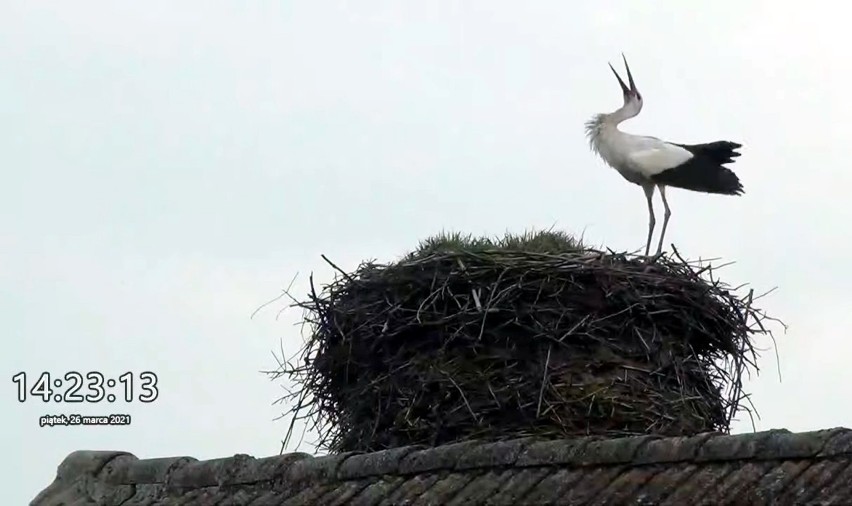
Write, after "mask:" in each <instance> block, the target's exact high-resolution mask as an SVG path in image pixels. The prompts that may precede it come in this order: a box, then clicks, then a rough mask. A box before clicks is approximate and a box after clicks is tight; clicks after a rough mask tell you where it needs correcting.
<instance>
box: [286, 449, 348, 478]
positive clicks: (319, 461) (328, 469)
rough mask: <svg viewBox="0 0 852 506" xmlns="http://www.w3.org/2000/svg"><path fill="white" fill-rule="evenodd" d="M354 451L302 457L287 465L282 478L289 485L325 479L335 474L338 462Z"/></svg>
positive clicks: (338, 465)
mask: <svg viewBox="0 0 852 506" xmlns="http://www.w3.org/2000/svg"><path fill="white" fill-rule="evenodd" d="M352 455H355V453H350V452H347V453H339V454H336V455H325V456H322V457H312V458H303V459H299V460H296V461H294V462H292V463H291V464H290V465H289V466H287V472H286V474H285V475H284V480H285V481H286V482H288V483H289V484H291V485H300V484H302V483H314V482H319V481H326V480H329V479H332V478H334V477H336V476H337V470H338V468H339V467H340V464H341V463H342V462H343V461H345V460H346V459H347V458H349V457H351V456H352Z"/></svg>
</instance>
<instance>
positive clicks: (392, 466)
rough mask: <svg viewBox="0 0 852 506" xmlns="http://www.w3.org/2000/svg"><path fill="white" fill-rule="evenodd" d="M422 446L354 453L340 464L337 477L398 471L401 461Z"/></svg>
mask: <svg viewBox="0 0 852 506" xmlns="http://www.w3.org/2000/svg"><path fill="white" fill-rule="evenodd" d="M423 448H425V447H422V446H404V447H401V448H393V449H390V450H382V451H378V452H373V453H363V454H360V455H352V456H351V457H349V458H348V459H346V460H345V461H343V463H342V464H341V465H340V469H339V470H338V472H337V478H338V479H341V480H350V479H354V478H363V477H366V476H380V475H383V474H390V473H394V472H396V470H397V469H398V468H399V462H400V461H401V460H402V459H403V458H405V457H406V456H408V454H410V453H412V452H414V451H418V450H421V449H423Z"/></svg>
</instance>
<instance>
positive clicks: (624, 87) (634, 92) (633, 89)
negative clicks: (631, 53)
mask: <svg viewBox="0 0 852 506" xmlns="http://www.w3.org/2000/svg"><path fill="white" fill-rule="evenodd" d="M621 58H622V59H623V60H624V68H626V69H627V81H628V82H630V87H629V88H628V87H627V85H626V84H624V81H623V80H622V79H621V76H620V75H618V72H616V71H615V69H614V68H613V67H612V64H611V63H610V64H608V65H609V68H610V69H611V70H612V73H613V74H615V78H616V79H618V84H619V85H621V91H623V92H624V95H625V96H628V95H630V96H636V95H637V94H638V90H637V89H636V83H634V82H633V74H631V73H630V65H628V64H627V58H625V56H624V53H622V54H621Z"/></svg>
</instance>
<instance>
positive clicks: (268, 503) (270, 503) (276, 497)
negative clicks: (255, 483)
mask: <svg viewBox="0 0 852 506" xmlns="http://www.w3.org/2000/svg"><path fill="white" fill-rule="evenodd" d="M286 499H287V495H286V494H284V493H282V492H281V491H278V490H267V491H266V492H265V493H263V494H261V495H259V496H258V497H257V498H256V499H255V500H254V501H252V502H250V503H249V506H280V504H281V503H282V502H284V501H285V500H286Z"/></svg>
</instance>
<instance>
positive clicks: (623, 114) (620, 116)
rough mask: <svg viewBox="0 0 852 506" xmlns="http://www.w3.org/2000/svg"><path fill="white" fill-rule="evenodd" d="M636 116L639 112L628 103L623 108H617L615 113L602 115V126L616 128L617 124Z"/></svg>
mask: <svg viewBox="0 0 852 506" xmlns="http://www.w3.org/2000/svg"><path fill="white" fill-rule="evenodd" d="M637 114H639V111H638V110H637V109H636V107H635V106H634V105H633V104H632V103H630V102H628V103H626V104H624V106H622V107H621V108H619V109H618V110H617V111H614V112H611V113H609V114H604V115H603V121H602V123H603V124H604V126H610V127H612V128H616V127H618V125H619V123H621V122H622V121H625V120H628V119H630V118H633V117H634V116H636V115H637Z"/></svg>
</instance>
